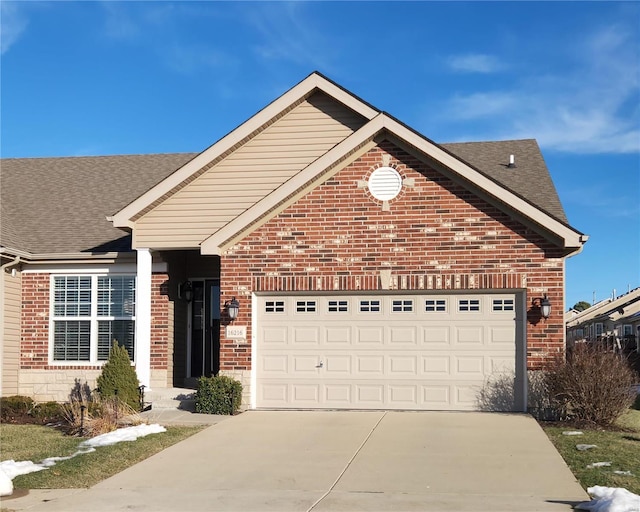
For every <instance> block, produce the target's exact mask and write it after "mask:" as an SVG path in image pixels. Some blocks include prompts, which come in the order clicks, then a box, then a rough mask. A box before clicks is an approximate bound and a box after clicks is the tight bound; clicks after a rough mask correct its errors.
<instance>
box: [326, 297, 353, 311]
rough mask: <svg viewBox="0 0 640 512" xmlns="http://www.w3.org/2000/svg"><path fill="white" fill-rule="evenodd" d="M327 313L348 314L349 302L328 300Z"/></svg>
mask: <svg viewBox="0 0 640 512" xmlns="http://www.w3.org/2000/svg"><path fill="white" fill-rule="evenodd" d="M328 310H329V313H348V312H349V301H346V300H330V301H329V304H328Z"/></svg>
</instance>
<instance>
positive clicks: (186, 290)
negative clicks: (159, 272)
mask: <svg viewBox="0 0 640 512" xmlns="http://www.w3.org/2000/svg"><path fill="white" fill-rule="evenodd" d="M178 292H179V293H178V295H180V298H181V299H184V300H186V301H187V302H191V301H192V300H193V288H192V286H191V281H185V282H184V283H180V286H179V290H178Z"/></svg>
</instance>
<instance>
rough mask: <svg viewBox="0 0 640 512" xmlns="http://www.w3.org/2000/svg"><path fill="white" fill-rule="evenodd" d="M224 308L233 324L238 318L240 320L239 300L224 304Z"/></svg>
mask: <svg viewBox="0 0 640 512" xmlns="http://www.w3.org/2000/svg"><path fill="white" fill-rule="evenodd" d="M224 307H225V309H226V310H227V315H229V319H230V320H231V321H232V322H233V321H234V320H235V319H236V318H238V312H239V311H240V303H239V302H238V299H236V298H235V297H234V298H233V299H231V300H230V301H227V302H225V303H224Z"/></svg>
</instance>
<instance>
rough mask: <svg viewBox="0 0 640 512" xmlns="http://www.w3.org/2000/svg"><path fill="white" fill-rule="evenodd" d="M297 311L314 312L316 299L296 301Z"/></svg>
mask: <svg viewBox="0 0 640 512" xmlns="http://www.w3.org/2000/svg"><path fill="white" fill-rule="evenodd" d="M296 312H297V313H315V312H316V301H315V300H299V301H297V302H296Z"/></svg>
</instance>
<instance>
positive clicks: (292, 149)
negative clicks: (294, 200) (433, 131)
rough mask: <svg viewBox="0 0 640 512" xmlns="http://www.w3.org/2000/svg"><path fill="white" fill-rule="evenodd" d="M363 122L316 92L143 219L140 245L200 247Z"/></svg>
mask: <svg viewBox="0 0 640 512" xmlns="http://www.w3.org/2000/svg"><path fill="white" fill-rule="evenodd" d="M362 124H363V121H362V120H361V119H360V118H359V116H358V115H357V114H355V113H353V112H352V111H351V110H349V109H347V108H346V107H344V106H343V105H341V104H339V103H338V102H336V101H335V100H332V99H331V98H329V97H328V96H326V95H325V94H323V93H316V94H314V95H312V96H311V97H310V98H308V99H307V100H306V101H304V102H302V103H301V104H299V105H298V106H296V107H295V108H293V109H292V110H291V111H290V112H288V113H287V114H285V115H284V116H283V117H281V118H280V119H279V120H277V121H276V122H275V123H273V124H272V125H270V126H268V127H267V128H265V129H264V130H263V131H261V132H260V133H258V134H257V135H256V136H254V137H253V138H252V139H251V140H249V141H248V142H246V143H245V144H244V145H243V146H242V147H240V148H239V149H237V150H236V151H235V152H234V153H232V154H230V155H229V156H227V157H226V158H225V159H224V160H222V161H221V162H219V163H218V164H217V165H215V166H214V167H212V168H211V169H209V170H207V171H206V172H204V173H203V174H202V175H200V176H199V177H198V178H196V179H195V180H193V181H192V182H191V183H189V184H188V185H187V186H185V187H184V188H182V189H180V190H178V191H177V192H176V193H175V194H173V195H170V196H169V197H168V198H166V199H165V200H164V201H163V202H162V203H161V204H159V205H158V206H156V207H155V208H154V209H153V210H151V211H150V212H148V213H147V214H145V215H144V216H143V217H141V218H140V219H138V220H137V222H136V225H135V229H134V245H135V246H136V247H150V248H196V247H198V246H199V245H200V243H201V242H202V241H203V240H205V239H206V238H208V237H209V236H211V235H212V234H213V233H215V232H216V231H217V230H218V229H220V228H221V227H223V226H224V225H226V224H227V223H228V222H230V221H231V220H233V219H234V218H235V217H236V216H237V215H239V214H241V213H242V212H244V211H246V210H247V209H248V208H251V207H252V206H253V205H254V204H255V203H257V202H258V201H260V200H261V199H262V198H264V197H265V196H266V195H268V194H269V193H271V192H273V191H274V190H275V189H276V188H278V187H279V186H280V185H282V184H283V183H284V182H286V181H287V180H289V179H290V178H292V177H293V176H295V175H296V174H297V173H298V172H300V171H301V170H302V169H304V168H305V167H306V166H308V165H309V164H310V163H311V162H313V161H314V160H316V159H317V158H318V157H320V156H322V155H323V154H324V153H326V152H327V151H328V150H330V149H331V148H332V147H333V146H335V145H336V144H338V143H340V142H341V141H342V140H344V139H345V138H346V137H348V136H349V135H351V134H352V133H353V132H354V131H355V130H356V129H357V128H359V127H360V126H361V125H362Z"/></svg>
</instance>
